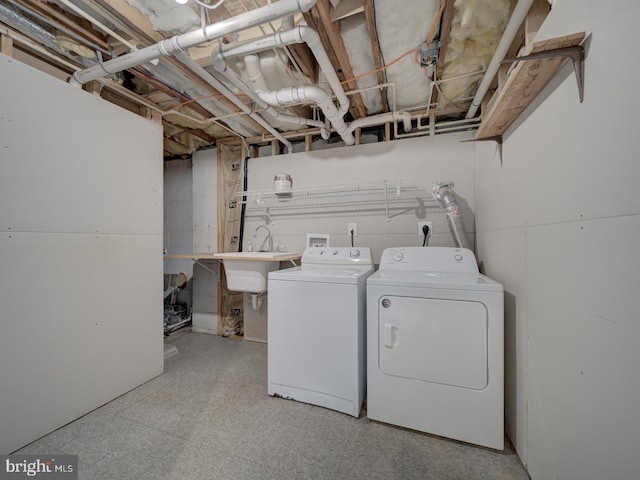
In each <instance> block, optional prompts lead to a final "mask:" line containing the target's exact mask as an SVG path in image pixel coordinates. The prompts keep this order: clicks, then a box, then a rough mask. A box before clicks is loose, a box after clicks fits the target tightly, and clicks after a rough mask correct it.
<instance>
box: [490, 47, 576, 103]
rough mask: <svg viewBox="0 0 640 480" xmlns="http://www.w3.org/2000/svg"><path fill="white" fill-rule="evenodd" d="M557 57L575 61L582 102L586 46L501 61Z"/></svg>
mask: <svg viewBox="0 0 640 480" xmlns="http://www.w3.org/2000/svg"><path fill="white" fill-rule="evenodd" d="M556 57H565V58H569V59H571V62H572V63H573V71H574V73H575V75H576V81H577V82H578V95H579V96H580V103H582V100H584V48H582V46H581V45H574V46H572V47H563V48H555V49H553V50H545V51H543V52H535V53H530V54H529V55H525V56H523V57H515V58H507V59H504V60H503V61H502V62H500V63H513V62H519V61H520V60H539V59H543V58H556Z"/></svg>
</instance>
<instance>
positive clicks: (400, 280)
mask: <svg viewBox="0 0 640 480" xmlns="http://www.w3.org/2000/svg"><path fill="white" fill-rule="evenodd" d="M367 285H388V286H393V287H421V288H443V289H444V288H446V289H449V290H482V291H488V292H502V291H503V287H502V285H501V284H500V283H498V282H496V281H495V280H491V279H490V278H489V277H485V276H484V275H482V274H481V273H451V272H416V271H397V270H391V271H388V270H387V271H383V270H378V271H377V272H376V273H374V274H373V275H371V276H370V277H369V278H368V279H367Z"/></svg>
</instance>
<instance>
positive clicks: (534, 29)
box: [524, 0, 551, 51]
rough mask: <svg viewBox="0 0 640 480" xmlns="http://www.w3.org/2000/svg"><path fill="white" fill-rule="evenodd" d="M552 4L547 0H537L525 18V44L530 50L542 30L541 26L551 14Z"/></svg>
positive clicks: (527, 49) (526, 48)
mask: <svg viewBox="0 0 640 480" xmlns="http://www.w3.org/2000/svg"><path fill="white" fill-rule="evenodd" d="M550 10H551V5H549V2H548V1H547V0H535V1H534V2H533V4H532V5H531V8H530V9H529V13H527V16H526V17H525V19H524V46H525V50H526V51H529V48H530V47H531V44H532V43H533V38H534V37H535V36H536V34H537V33H538V30H540V26H541V25H542V23H543V22H544V20H545V19H546V18H547V15H549V11H550Z"/></svg>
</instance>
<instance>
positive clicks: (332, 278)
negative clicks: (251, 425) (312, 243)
mask: <svg viewBox="0 0 640 480" xmlns="http://www.w3.org/2000/svg"><path fill="white" fill-rule="evenodd" d="M373 272H374V267H373V261H372V258H371V250H370V249H369V248H351V247H308V248H307V249H306V250H305V252H304V254H303V255H302V261H301V265H300V266H299V267H294V268H289V269H286V270H278V271H275V272H270V273H269V285H268V292H269V307H268V308H269V312H268V313H269V324H268V336H269V342H268V344H267V356H268V393H269V395H271V396H278V397H284V398H288V399H292V400H297V401H300V402H305V403H310V404H312V405H318V406H321V407H326V408H330V409H332V410H336V411H339V412H342V413H346V414H349V415H353V416H354V417H358V416H359V415H360V409H361V407H362V403H363V401H364V396H365V393H366V383H365V379H366V333H365V326H366V325H365V321H366V320H365V314H366V288H367V283H366V280H367V277H368V276H369V275H371V274H372V273H373Z"/></svg>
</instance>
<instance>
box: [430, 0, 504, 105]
mask: <svg viewBox="0 0 640 480" xmlns="http://www.w3.org/2000/svg"><path fill="white" fill-rule="evenodd" d="M515 3H516V0H456V1H455V3H454V7H455V11H454V14H453V22H452V25H451V40H450V41H449V47H448V49H447V54H446V60H445V64H444V69H443V72H442V78H441V80H443V83H442V84H441V86H440V87H441V89H442V92H443V93H444V95H446V98H449V99H451V100H452V101H454V102H455V101H459V100H462V99H465V98H467V99H469V98H472V97H473V95H474V93H475V90H476V88H477V86H478V84H479V83H480V81H481V80H482V75H483V74H484V72H485V70H486V69H487V66H488V65H489V62H491V58H492V57H493V53H494V52H495V50H496V47H497V46H498V43H499V42H500V38H501V37H502V32H503V30H504V27H505V26H506V24H507V22H508V21H509V16H510V14H511V12H512V11H513V6H514V5H515ZM476 72H477V73H476ZM474 73H475V74H474ZM468 74H474V75H470V76H467V75H468Z"/></svg>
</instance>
